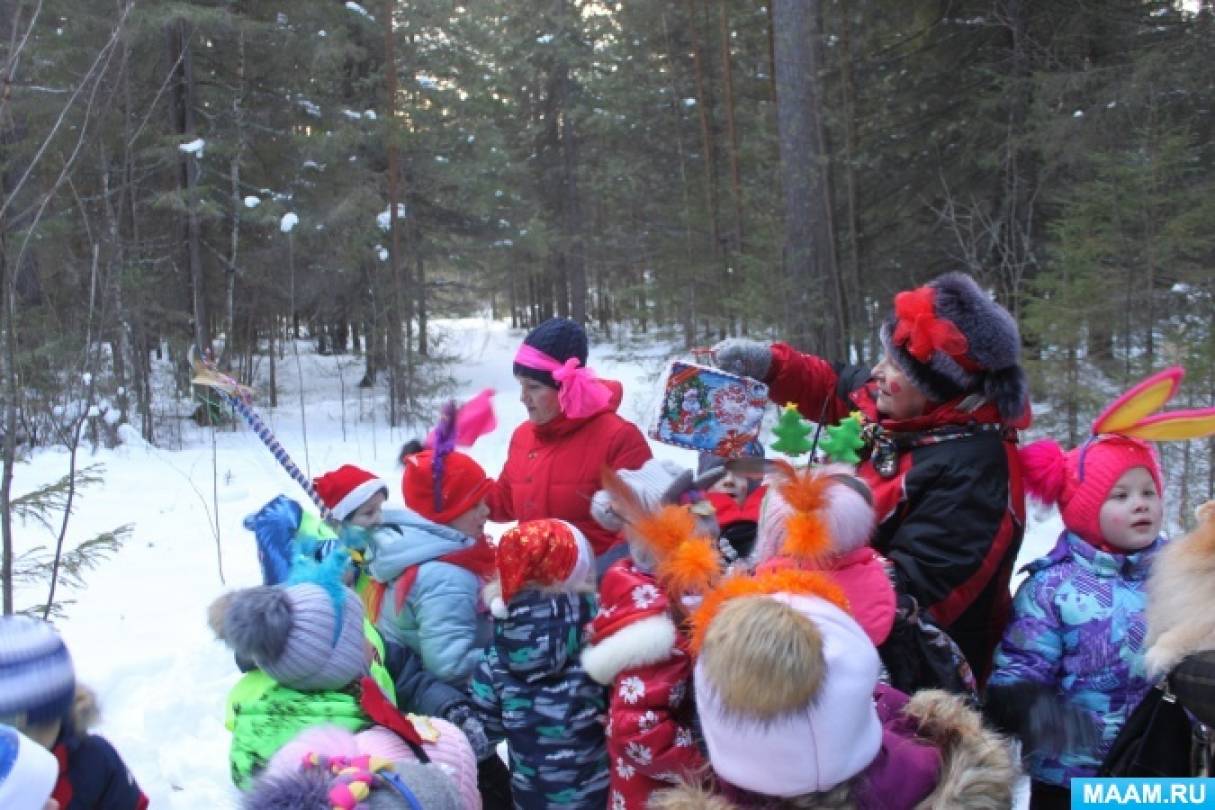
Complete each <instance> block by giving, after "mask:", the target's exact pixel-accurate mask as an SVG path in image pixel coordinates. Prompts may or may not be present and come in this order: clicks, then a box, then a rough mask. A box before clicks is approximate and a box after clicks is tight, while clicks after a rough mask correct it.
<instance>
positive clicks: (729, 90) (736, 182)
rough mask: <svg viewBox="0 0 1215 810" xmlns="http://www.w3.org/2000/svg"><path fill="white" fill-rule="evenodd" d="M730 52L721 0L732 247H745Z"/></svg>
mask: <svg viewBox="0 0 1215 810" xmlns="http://www.w3.org/2000/svg"><path fill="white" fill-rule="evenodd" d="M733 62H734V59H733V56H731V53H730V11H729V0H721V72H722V74H723V75H724V76H725V88H726V132H727V133H728V134H729V136H730V192H731V194H732V195H733V197H734V240H733V244H732V245H731V247H732V248H733V249H734V250H736V251H738V252H740V253H741V252H742V249H743V194H742V170H741V168H740V166H739V155H738V128H737V127H736V126H735V122H734V66H733Z"/></svg>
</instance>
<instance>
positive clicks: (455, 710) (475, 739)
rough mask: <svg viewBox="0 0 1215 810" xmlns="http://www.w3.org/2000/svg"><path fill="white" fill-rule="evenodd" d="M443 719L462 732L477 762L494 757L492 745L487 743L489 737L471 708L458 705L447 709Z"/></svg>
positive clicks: (465, 705)
mask: <svg viewBox="0 0 1215 810" xmlns="http://www.w3.org/2000/svg"><path fill="white" fill-rule="evenodd" d="M443 719H445V720H446V721H447V722H449V723H451V724H452V725H453V726H458V727H459V728H460V730H461V731H463V732H464V736H465V737H467V738H468V744H469V745H470V746H472V750H473V755H474V756H476V758H477V762H481V761H482V760H484V759H488V758H489V757H491V756H495V755H496V752H495V751H494V747H493V745H491V744H490V742H489V735H488V734H486V733H485V726H484V725H483V724H482V723H481V718H479V717H477V716H476V715H475V714H474V713H473V710H472V707H471V706H468V705H467V704H462V703H458V704H456V705H455V706H452V707H451V708H450V709H448V711H447V716H446V717H445V718H443Z"/></svg>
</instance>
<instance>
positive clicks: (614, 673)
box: [582, 558, 704, 810]
mask: <svg viewBox="0 0 1215 810" xmlns="http://www.w3.org/2000/svg"><path fill="white" fill-rule="evenodd" d="M590 631H591V643H590V645H589V646H588V647H587V649H586V650H585V651H584V652H583V655H582V665H583V667H584V668H585V669H586V671H587V672H588V673H589V674H590V676H591V677H592V678H594V679H595V680H597V681H599V682H600V683H602V684H606V685H610V686H611V695H610V699H609V703H608V727H607V749H608V758H609V764H610V767H611V774H612V775H611V793H610V798H609V801H608V808H609V810H644V808H645V805H646V802H647V801H648V800H649V798H650V794H651V793H653V792H654V791H655V790H659V789H661V788H663V787H666V786H669V785H670V784H672V783H675V782H678V781H679V779H680V777H681V776H683V775H688V776H691V775H693V774H694V772H695V771H697V770H698V769H699V768H701V767H702V766H703V765H704V758H703V757H702V756H701V754H700V751H699V749H698V748H697V747H696V744H695V742H694V740H693V737H692V726H691V722H690V720H691V715H692V700H691V696H690V693H689V692H690V688H691V683H692V660H691V658H690V657H689V656H688V653H687V643H686V639H685V638H684V637H683V635H682V634H681V633H680V632H679V630H678V629H677V628H676V626H675V623H674V621H672V619H671V616H670V602H669V601H668V599H667V596H666V594H665V593H663V591H662V589H661V588H659V587H658V584H657V582H656V581H655V579H654V577H653V576H652V575H651V574H648V573H646V572H644V571H642V570H641V569H639V568H637V566H636V565H635V564H634V563H633V561H632V560H631V559H627V558H626V559H623V560H619V561H617V562H615V563H613V564H612V566H611V567H610V568H608V570H607V571H606V572H605V573H604V576H603V581H602V583H601V584H600V591H599V614H598V615H597V616H596V617H595V620H594V621H593V622H592V623H591V625H590Z"/></svg>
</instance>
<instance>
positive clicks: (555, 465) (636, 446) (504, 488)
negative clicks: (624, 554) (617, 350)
mask: <svg viewBox="0 0 1215 810" xmlns="http://www.w3.org/2000/svg"><path fill="white" fill-rule="evenodd" d="M601 382H602V383H603V384H604V385H606V386H607V387H608V388H609V389H610V390H611V392H612V399H611V401H610V402H609V403H608V404H607V406H605V407H604V409H603V410H602V411H599V412H598V413H595V414H591V415H590V416H586V417H583V418H581V419H568V418H566V416H565V415H564V414H560V415H558V416H557V418H555V419H554V420H552V421H551V422H548V423H546V424H543V425H536V424H534V423H532V422H530V421H528V422H524V423H523V424H521V425H519V427H517V428H515V432H514V435H512V436H511V439H510V449H509V450H508V451H507V454H506V464H504V465H503V466H502V473H501V474H500V475H499V476H498V481H497V483H496V484H495V485H494V488H493V489H491V490H490V493H489V508H490V518H491V519H492V520H495V521H498V522H500V523H501V522H506V521H510V520H538V519H541V518H557V519H559V520H565V521H568V522H570V523H573V524H574V525H575V526H577V527H578V528H579V529H581V530H582V533H583V534H585V535H586V536H587V539H588V540H590V541H591V547H592V548H593V549H594V550H595V554H596V555H599V554H602V553H603V552H605V551H607V550H608V548H610V547H611V546H613V545H615V544H616V543H618V542H620V537H619V536H618V535H617V534H616V533H615V532H609V531H608V530H606V529H604V528H603V527H602V526H600V525H599V524H598V523H596V522H595V521H594V520H593V519H592V518H591V496H592V495H594V494H595V492H596V491H597V490H599V489H600V475H601V473H602V470H603V468H604V467H610V468H611V469H613V470H635V469H637V468H638V467H640V466H641V465H642V464H644V463H645V462H647V461H648V460H649V459H650V457H651V456H652V455H653V454H652V453H651V452H650V445H649V444H647V443H646V440H645V437H644V436H642V435H641V431H640V430H638V429H637V426H636V425H634V424H633V423H632V422H628V421H626V420H625V419H624V418H623V417H621V416H620V415H618V414H617V413H616V409H617V408H618V407H620V399H621V397H622V396H623V393H624V390H623V388H622V387H621V385H620V383H618V382H615V381H613V380H601Z"/></svg>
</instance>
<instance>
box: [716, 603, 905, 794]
mask: <svg viewBox="0 0 1215 810" xmlns="http://www.w3.org/2000/svg"><path fill="white" fill-rule="evenodd" d="M765 600H773V601H776V602H779V603H782V604H784V605H787V606H788V607H791V608H793V610H794V611H796V612H797V613H798V614H800V615H801V616H802V617H804V619H806V620H808V621H809V622H810V623H811V624H813V628H811V632H810V633H809V635H810V636H812V637H815V638H816V639H821V642H820V641H815V642H814V646H818V644H820V643H821V661H819V662H816V663H815V664H812V665H809V668H812V669H814V670H816V671H819V672H821V678H820V679H819V683H818V684H817V688H813V689H811V690H809V693H810V699H809V700H806V701H804V702H802V703H801V705H799V706H797V707H796V708H793V709H792V710H788V711H786V710H783V709H782V710H781V711H779V712H776V713H771V712H769V713H768V714H769V715H770V716H764V715H763V714H761V713H759V712H758V711H752V710H751V709H752V707H751V706H747V705H738V704H737V703H735V705H727V703H729V702H730V700H731V698H730V697H729V696H730V695H734V696H735V697H737V696H739V695H743V696H747V697H746V698H745V699H747V700H750V699H751V696H753V697H754V700H755V701H756V702H757V703H759V702H763V703H766V704H767V705H768V707H769V708H771V706H772V703H773V701H772V700H771V699H770V698H771V695H769V694H764V695H756V694H755V692H756V690H757V689H760V690H762V687H761V686H760V685H758V684H733V685H731V684H726V683H714V681H713V675H712V674H711V673H713V672H731V671H734V672H738V671H739V669H738V668H737V667H736V666H731V664H732V663H735V664H736V663H737V662H736V661H735V662H730V661H714V656H721V655H729V656H738V655H742V656H746V657H748V658H751V655H752V654H753V653H762V651H763V650H764V649H765V648H766V649H767V650H769V651H771V650H777V651H779V650H780V649H782V645H781V641H782V639H780V638H772V639H768V638H764V637H763V636H764V631H765V628H764V627H760V628H759V632H755V633H749V634H748V638H737V637H736V636H737V635H738V634H737V633H734V634H723V636H726V635H732V637H730V638H728V639H726V641H725V644H723V645H722V646H723V647H724V648H725V649H716V648H714V646H713V645H712V641H711V635H712V634H711V631H710V636H707V637H706V641H705V643H704V647H703V648H702V650H701V655H700V657H699V658H698V660H697V662H696V669H695V673H694V676H693V677H694V681H695V690H696V711H697V714H698V715H699V718H700V724H701V730H702V732H703V734H704V739H705V745H706V746H707V748H708V750H709V761H710V763H711V764H712V766H713V770H714V771H715V772H716V773H717V774H718V775H719V776H720V777H721V778H722V779H724V780H726V781H727V782H729V783H730V784H732V785H735V786H736V787H740V788H743V789H744V790H749V791H752V792H755V793H760V794H763V795H765V796H779V797H793V796H801V795H803V794H807V793H819V792H822V791H827V790H830V789H832V788H834V787H835V786H836V785H839V784H841V783H843V782H845V781H847V780H849V779H851V778H852V777H854V776H856V775H857V774H859V773H861V772H862V771H864V770H865V769H866V768H867V767H868V766H869V764H870V763H871V762H873V759H874V758H875V757H876V756H877V754H878V751H879V749H880V748H881V744H882V724H881V721H880V720H879V719H878V715H877V709H876V708H875V707H874V703H873V690H874V688H875V687H876V685H877V681H878V673H879V670H880V668H881V664H880V660H879V659H878V654H877V650H876V649H875V648H874V646H873V643H872V642H870V640H869V638H868V637H867V636H866V635H865V631H864V630H862V629H861V627H860V625H858V624H857V623H856V622H855V621H854V620H853V619H852V617H850V616H849V615H848V614H847V613H845V612H844V611H843V610H841V609H840V608H838V607H836V606H835V605H833V604H831V603H830V602H828V601H826V600H825V599H821V598H819V597H817V596H811V595H802V594H790V593H773V594H770V595H765V596H754V597H748V598H747V599H743V600H735V603H736V607H741V608H742V609H743V610H746V609H748V608H747V606H746V605H744V604H743V603H744V602H748V601H749V602H750V605H751V606H756V605H757V604H759V603H761V602H763V601H765ZM759 606H761V607H762V604H760V605H759ZM724 610H725V608H723V611H724ZM793 618H794V620H796V616H794V617H793ZM714 621H720V619H715V620H714ZM815 631H816V632H815ZM783 649H785V650H786V651H787V650H788V649H790V648H789V647H784V648H783ZM817 654H818V652H817V650H816V651H815V655H816V656H817ZM789 691H790V693H791V694H797V693H798V692H797V687H796V686H795V688H793V689H790V690H789Z"/></svg>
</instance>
